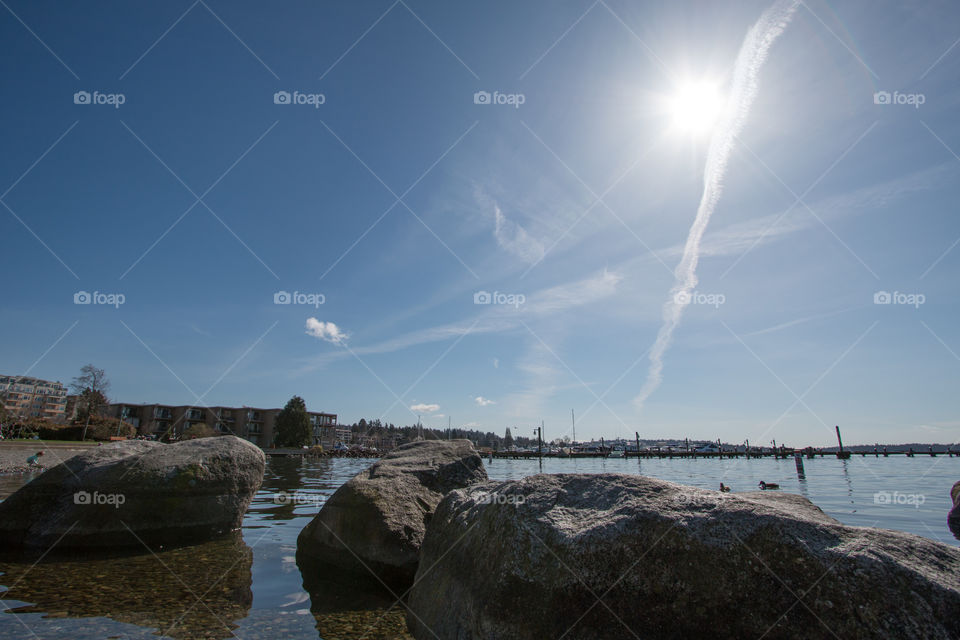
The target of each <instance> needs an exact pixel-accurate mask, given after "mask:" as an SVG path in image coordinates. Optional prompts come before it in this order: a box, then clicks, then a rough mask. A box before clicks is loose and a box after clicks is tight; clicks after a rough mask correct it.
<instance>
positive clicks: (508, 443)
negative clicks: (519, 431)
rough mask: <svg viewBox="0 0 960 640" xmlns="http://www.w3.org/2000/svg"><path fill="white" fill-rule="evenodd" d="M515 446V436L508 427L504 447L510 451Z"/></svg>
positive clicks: (504, 437)
mask: <svg viewBox="0 0 960 640" xmlns="http://www.w3.org/2000/svg"><path fill="white" fill-rule="evenodd" d="M512 446H513V436H512V435H511V434H510V427H507V433H506V434H505V435H504V436H503V447H504V448H505V449H509V448H510V447H512Z"/></svg>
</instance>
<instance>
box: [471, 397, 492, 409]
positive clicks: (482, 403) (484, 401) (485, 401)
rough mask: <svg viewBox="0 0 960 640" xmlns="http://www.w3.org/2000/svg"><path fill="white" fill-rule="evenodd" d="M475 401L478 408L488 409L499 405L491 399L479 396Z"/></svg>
mask: <svg viewBox="0 0 960 640" xmlns="http://www.w3.org/2000/svg"><path fill="white" fill-rule="evenodd" d="M473 401H474V402H476V403H477V406H478V407H488V406H490V405H491V404H497V403H496V402H494V401H493V400H491V399H489V398H484V397H483V396H477V397H476V398H474V399H473Z"/></svg>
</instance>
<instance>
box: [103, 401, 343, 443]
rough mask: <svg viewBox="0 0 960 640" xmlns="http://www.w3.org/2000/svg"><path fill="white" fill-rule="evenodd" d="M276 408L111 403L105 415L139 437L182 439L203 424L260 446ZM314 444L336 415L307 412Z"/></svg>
mask: <svg viewBox="0 0 960 640" xmlns="http://www.w3.org/2000/svg"><path fill="white" fill-rule="evenodd" d="M280 411H281V410H280V409H261V408H258V407H194V406H191V405H178V406H174V405H163V404H111V405H110V406H109V409H108V411H107V414H108V415H110V416H113V417H115V418H119V419H121V420H123V421H124V422H126V423H127V424H131V425H133V426H134V427H136V429H137V433H140V434H142V435H157V436H167V437H172V438H179V437H182V436H183V434H184V433H185V432H186V431H187V430H188V429H190V428H191V427H193V426H195V425H199V424H205V425H207V426H209V427H210V428H211V429H213V430H214V431H217V432H219V433H231V434H233V435H235V436H237V437H240V438H244V439H246V440H249V441H250V442H252V443H254V444H255V445H257V446H260V447H269V446H270V445H272V444H273V436H274V433H275V430H276V421H277V416H278V415H279V414H280ZM307 415H308V416H309V417H310V429H311V432H312V434H313V442H314V444H320V443H321V442H323V441H325V440H327V439H328V433H329V432H330V431H332V430H333V429H334V427H335V425H336V424H337V414H335V413H321V412H317V411H308V412H307Z"/></svg>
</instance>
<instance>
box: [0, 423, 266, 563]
mask: <svg viewBox="0 0 960 640" xmlns="http://www.w3.org/2000/svg"><path fill="white" fill-rule="evenodd" d="M264 464H265V457H264V455H263V451H261V450H260V449H259V448H258V447H256V446H255V445H253V444H251V443H249V442H247V441H246V440H241V439H240V438H237V437H235V436H223V437H217V438H199V439H197V440H187V441H184V442H178V443H176V444H160V443H157V442H147V441H138V440H129V441H124V442H118V443H113V444H108V445H104V446H101V447H97V448H95V449H91V450H89V451H86V452H84V453H81V454H78V455H76V456H74V457H72V458H70V459H68V460H66V461H64V462H62V463H60V464H58V465H57V466H55V467H52V468H51V469H49V470H47V471H46V472H44V473H43V474H42V475H40V476H39V477H37V478H35V479H34V480H33V481H31V482H30V483H28V484H26V485H24V486H23V487H21V488H20V489H19V490H18V491H17V492H16V493H14V494H13V495H11V496H10V497H9V498H7V499H6V500H4V501H3V502H2V503H0V545H3V546H5V547H33V548H38V549H44V550H46V549H49V548H51V547H52V546H54V545H55V546H56V547H57V548H58V549H65V548H72V547H74V548H75V547H85V548H103V549H113V548H117V547H140V548H142V546H143V545H144V544H147V545H150V546H151V547H156V546H163V545H180V544H183V543H185V542H192V541H199V540H203V539H207V538H210V537H213V536H216V535H219V534H221V533H224V532H227V531H230V530H232V529H236V528H238V527H239V526H240V523H241V521H242V520H243V514H244V512H245V511H246V510H247V507H248V506H249V505H250V501H251V500H252V499H253V495H254V493H256V491H257V489H258V488H259V487H260V483H261V482H262V481H263V470H264Z"/></svg>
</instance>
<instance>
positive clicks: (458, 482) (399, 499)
mask: <svg viewBox="0 0 960 640" xmlns="http://www.w3.org/2000/svg"><path fill="white" fill-rule="evenodd" d="M486 479H487V472H486V470H485V469H484V468H483V461H482V460H481V459H480V456H479V454H477V452H476V450H474V448H473V444H472V443H471V442H470V441H469V440H422V441H419V442H411V443H409V444H405V445H403V446H401V447H398V448H396V449H394V450H393V451H391V452H390V453H389V454H387V455H386V456H384V457H383V459H381V460H379V461H378V462H376V463H374V464H373V465H372V466H371V467H370V468H369V469H367V470H366V471H363V472H361V473H359V474H357V475H356V476H354V477H353V478H351V479H350V480H349V481H348V482H346V483H345V484H344V485H343V486H341V487H340V488H339V489H337V491H336V493H334V494H333V495H332V496H331V497H330V499H329V500H327V502H326V504H324V505H323V508H322V509H321V510H320V512H319V513H318V514H317V515H316V517H314V519H313V520H312V521H311V522H310V524H308V525H307V526H306V527H305V528H304V529H303V531H301V532H300V537H299V538H298V540H297V562H298V564H299V565H300V567H301V570H302V571H304V575H305V576H306V575H307V573H310V572H314V571H324V569H325V567H329V566H332V567H335V568H336V569H337V570H340V571H342V570H344V569H346V570H348V571H349V572H350V573H352V574H354V575H358V576H360V577H364V578H374V575H375V576H376V577H378V578H380V579H382V580H384V581H385V582H387V583H389V584H396V585H409V584H410V583H411V582H413V576H414V574H415V573H416V570H417V564H418V562H419V559H420V544H421V543H422V542H423V536H424V533H425V530H426V523H427V521H428V520H429V518H430V517H431V515H432V514H433V511H434V509H435V508H436V506H437V504H438V503H439V502H440V500H441V498H442V497H443V496H444V494H446V493H447V492H449V491H452V490H453V489H459V488H462V487H466V486H469V485H471V484H473V483H476V482H480V481H483V480H486Z"/></svg>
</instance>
